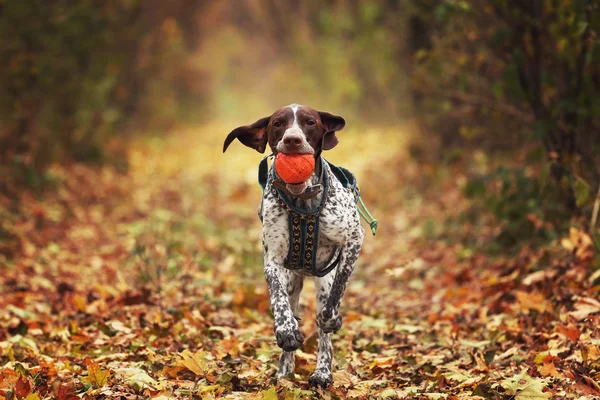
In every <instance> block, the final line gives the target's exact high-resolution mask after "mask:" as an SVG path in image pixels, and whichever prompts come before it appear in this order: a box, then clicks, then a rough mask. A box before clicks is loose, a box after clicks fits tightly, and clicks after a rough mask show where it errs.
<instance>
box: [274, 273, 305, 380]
mask: <svg viewBox="0 0 600 400" xmlns="http://www.w3.org/2000/svg"><path fill="white" fill-rule="evenodd" d="M284 274H285V275H287V285H286V291H287V294H288V300H289V302H290V308H291V310H292V312H293V313H294V315H295V316H297V315H298V309H299V305H300V292H301V291H302V286H303V284H304V277H303V276H299V275H296V274H294V273H292V272H290V271H285V272H284ZM294 366H295V357H294V351H285V350H283V351H282V352H281V356H280V357H279V371H278V372H277V377H278V378H283V377H284V376H288V375H290V374H292V373H293V372H294Z"/></svg>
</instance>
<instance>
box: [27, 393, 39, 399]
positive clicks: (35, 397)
mask: <svg viewBox="0 0 600 400" xmlns="http://www.w3.org/2000/svg"><path fill="white" fill-rule="evenodd" d="M25 400H40V396H38V394H37V393H29V394H28V395H27V397H25Z"/></svg>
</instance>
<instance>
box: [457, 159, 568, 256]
mask: <svg viewBox="0 0 600 400" xmlns="http://www.w3.org/2000/svg"><path fill="white" fill-rule="evenodd" d="M463 193H464V194H465V196H467V198H469V199H471V200H473V201H474V203H473V206H472V207H473V209H471V210H469V213H472V215H473V216H474V217H475V218H480V217H481V208H484V209H485V210H487V211H488V212H490V213H491V214H492V215H493V216H494V217H495V220H496V221H497V223H494V224H493V225H495V226H497V227H498V228H499V229H497V230H495V231H494V234H495V236H496V237H495V240H494V242H493V244H492V248H490V250H501V249H506V248H512V247H514V246H516V245H518V244H519V243H523V242H527V243H530V244H533V245H536V244H541V243H544V242H546V241H549V240H553V239H556V238H557V232H560V231H564V230H566V229H567V227H568V224H567V223H566V221H568V218H566V217H567V215H566V214H565V211H564V209H563V208H562V207H561V204H560V202H559V199H560V197H559V196H558V193H557V191H556V189H555V188H554V187H553V186H552V185H549V184H547V179H546V177H545V175H544V174H543V173H542V174H537V173H534V172H533V171H532V170H531V169H524V168H514V167H513V168H508V167H504V166H500V167H497V168H496V169H494V170H493V171H491V172H490V173H487V174H481V175H477V176H473V177H471V178H470V179H469V181H468V182H467V183H466V184H465V185H464V187H463ZM473 222H474V221H473Z"/></svg>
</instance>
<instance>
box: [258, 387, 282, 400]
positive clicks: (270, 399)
mask: <svg viewBox="0 0 600 400" xmlns="http://www.w3.org/2000/svg"><path fill="white" fill-rule="evenodd" d="M261 394H262V397H261V400H278V399H277V390H275V386H271V387H270V388H268V389H267V390H263V391H262V392H261Z"/></svg>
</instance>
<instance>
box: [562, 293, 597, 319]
mask: <svg viewBox="0 0 600 400" xmlns="http://www.w3.org/2000/svg"><path fill="white" fill-rule="evenodd" d="M595 313H600V302H599V301H598V300H595V299H592V298H591V297H583V298H579V299H578V300H577V302H576V303H575V310H574V311H571V312H570V313H569V315H572V316H573V317H574V318H575V319H577V320H579V321H581V320H582V319H585V318H587V317H588V316H589V315H590V314H595Z"/></svg>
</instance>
